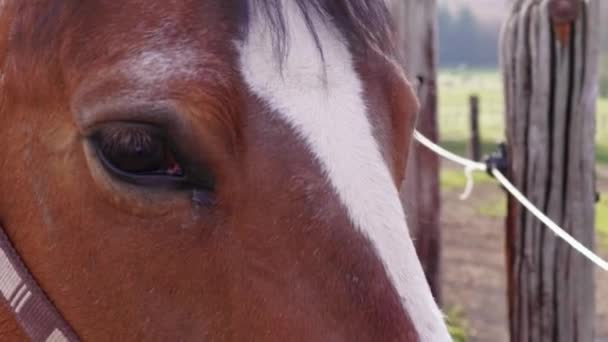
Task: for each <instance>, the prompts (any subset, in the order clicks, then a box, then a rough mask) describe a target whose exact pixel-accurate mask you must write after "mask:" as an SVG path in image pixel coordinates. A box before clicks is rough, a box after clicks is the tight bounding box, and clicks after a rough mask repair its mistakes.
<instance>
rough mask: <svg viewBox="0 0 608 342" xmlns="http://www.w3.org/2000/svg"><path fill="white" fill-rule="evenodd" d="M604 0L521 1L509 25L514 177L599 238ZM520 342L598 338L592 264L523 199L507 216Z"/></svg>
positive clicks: (512, 310)
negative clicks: (601, 9)
mask: <svg viewBox="0 0 608 342" xmlns="http://www.w3.org/2000/svg"><path fill="white" fill-rule="evenodd" d="M598 8H599V3H598V1H597V0H515V1H514V4H513V9H512V11H511V13H510V16H509V18H508V21H507V22H506V24H505V27H504V30H503V40H502V44H501V45H502V46H501V50H502V51H501V59H502V68H503V74H504V85H505V97H506V107H507V118H506V120H507V140H508V146H509V159H510V170H509V177H510V178H511V180H512V181H513V182H514V184H515V185H516V186H517V187H518V188H519V189H521V190H522V191H523V192H524V193H525V195H526V196H528V197H529V198H530V199H531V200H532V202H533V203H534V204H535V205H536V206H538V207H539V208H540V209H541V210H542V211H544V212H546V213H548V215H549V217H551V218H552V219H553V220H555V221H556V222H557V223H558V224H559V225H561V226H562V227H563V228H564V229H566V230H567V231H568V232H569V233H570V234H572V235H573V236H574V237H575V238H577V239H578V240H580V241H581V242H582V243H583V244H585V245H587V246H590V247H593V245H594V234H595V232H594V200H595V192H594V176H593V173H594V167H595V145H594V144H595V142H594V135H595V134H594V133H595V107H596V99H597V83H598V56H599V33H598V30H599V21H598V13H599V10H598ZM506 247H507V268H508V282H509V283H508V300H509V318H510V333H511V341H518V342H519V341H551V342H555V341H557V342H560V341H564V342H565V341H568V342H570V341H589V342H591V341H593V338H594V328H593V318H594V312H595V305H594V281H593V271H594V270H593V267H592V265H591V264H590V263H589V262H587V261H586V260H585V259H584V258H582V257H581V256H580V255H578V254H577V253H576V252H574V251H573V250H572V249H571V248H570V247H569V246H567V245H566V244H565V243H563V242H561V241H560V240H558V239H557V238H556V237H555V236H554V235H553V234H552V233H551V232H550V231H548V230H547V229H546V228H545V227H544V226H543V225H542V224H541V223H540V222H539V221H538V220H537V219H535V218H534V217H533V216H532V215H531V214H529V213H528V212H527V211H526V210H525V209H524V208H523V207H522V206H521V205H519V204H518V203H517V202H516V201H515V200H514V199H512V198H510V199H509V214H508V218H507V246H506Z"/></svg>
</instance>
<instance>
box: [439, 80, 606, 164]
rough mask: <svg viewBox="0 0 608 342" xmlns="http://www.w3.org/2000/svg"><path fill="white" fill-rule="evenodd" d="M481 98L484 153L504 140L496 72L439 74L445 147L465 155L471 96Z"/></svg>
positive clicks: (602, 133)
mask: <svg viewBox="0 0 608 342" xmlns="http://www.w3.org/2000/svg"><path fill="white" fill-rule="evenodd" d="M472 94H476V95H478V96H479V98H480V117H479V120H480V129H481V138H482V147H483V150H484V153H489V152H491V151H493V150H494V149H495V146H496V142H498V141H502V140H504V116H503V115H504V103H503V94H502V83H501V79H500V75H499V73H498V71H497V70H466V69H462V70H461V69H445V70H441V71H440V74H439V129H440V132H441V143H442V145H443V146H444V147H446V148H448V149H450V150H451V151H453V152H457V153H459V154H466V152H467V144H468V137H469V132H470V130H469V97H470V96H471V95H472ZM597 143H598V145H597V152H598V153H597V161H598V163H602V164H608V98H606V97H605V98H601V99H600V100H599V103H598V114H597Z"/></svg>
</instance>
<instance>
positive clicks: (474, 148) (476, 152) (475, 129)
mask: <svg viewBox="0 0 608 342" xmlns="http://www.w3.org/2000/svg"><path fill="white" fill-rule="evenodd" d="M469 107H470V109H471V112H470V124H471V139H470V141H469V153H470V155H471V159H473V160H475V161H480V160H481V137H480V133H479V96H477V95H471V96H470V97H469Z"/></svg>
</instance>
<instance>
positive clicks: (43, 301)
mask: <svg viewBox="0 0 608 342" xmlns="http://www.w3.org/2000/svg"><path fill="white" fill-rule="evenodd" d="M0 293H1V294H2V296H0V297H2V299H3V301H4V304H5V305H6V307H7V308H10V310H11V312H12V313H13V315H15V317H16V318H17V321H18V322H19V325H21V327H22V328H23V330H24V331H25V332H26V334H27V335H28V336H29V338H30V340H31V341H33V342H77V341H79V339H78V337H77V336H76V334H75V333H74V331H73V330H72V328H71V327H70V326H69V325H68V323H67V322H66V321H65V319H64V318H63V317H62V316H61V314H60V313H59V312H58V311H57V309H56V308H55V306H54V305H53V304H52V303H51V301H50V300H49V299H48V298H47V296H46V295H45V293H44V291H43V290H42V289H41V288H40V286H39V285H38V283H37V282H36V280H34V278H33V277H32V275H31V274H30V272H29V271H28V269H27V267H26V266H25V264H24V263H23V261H22V260H21V258H20V257H19V255H18V254H17V252H16V251H15V248H14V247H13V245H12V243H11V241H10V240H9V238H8V236H6V233H5V232H4V229H2V227H1V226H0Z"/></svg>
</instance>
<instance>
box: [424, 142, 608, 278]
mask: <svg viewBox="0 0 608 342" xmlns="http://www.w3.org/2000/svg"><path fill="white" fill-rule="evenodd" d="M414 138H415V139H416V140H418V142H420V143H421V144H422V145H424V146H425V147H426V148H428V149H429V150H431V151H433V152H435V153H437V154H438V155H439V156H441V157H443V158H446V159H448V160H451V161H453V162H455V163H458V164H460V165H462V166H464V167H465V174H466V175H467V186H466V189H465V192H464V193H463V194H462V195H461V199H466V198H467V197H468V196H469V195H470V193H471V191H472V190H473V185H472V184H473V177H472V175H471V174H472V172H474V171H483V172H486V171H487V166H486V165H485V164H483V163H479V162H475V161H472V160H469V159H466V158H463V157H461V156H458V155H456V154H454V153H452V152H450V151H448V150H446V149H444V148H442V147H441V146H439V145H437V144H435V143H433V142H432V141H430V140H429V139H428V138H426V137H425V136H424V135H422V134H420V133H419V132H418V131H415V132H414ZM491 172H492V175H493V176H494V177H496V180H498V182H500V184H502V185H503V186H504V187H505V189H506V190H507V191H508V192H509V193H510V194H511V195H513V197H515V199H517V200H518V201H519V202H520V203H521V204H522V205H523V206H524V207H526V209H528V210H529V211H530V212H531V213H532V214H533V215H534V216H536V217H537V218H538V219H539V220H540V221H541V222H542V223H544V224H545V225H546V226H547V227H548V228H549V229H550V230H551V231H552V232H553V233H555V235H557V236H558V237H559V238H561V239H562V240H564V241H565V242H566V243H568V244H569V245H570V246H572V248H574V249H575V250H576V251H578V252H579V253H581V254H582V255H583V256H585V257H586V258H587V259H588V260H590V261H591V262H593V263H594V264H596V265H597V266H598V267H599V268H601V269H603V270H604V271H607V272H608V262H606V261H605V260H603V259H602V258H600V257H599V256H598V255H597V254H595V253H593V252H592V251H591V250H590V249H588V248H587V247H585V246H584V245H583V244H581V243H580V242H579V241H578V240H576V239H575V238H574V237H572V236H571V235H570V234H568V233H567V232H566V231H565V230H563V229H562V228H561V227H560V226H558V225H557V224H556V223H555V222H553V221H552V220H551V219H550V218H549V217H547V215H545V214H544V213H543V212H541V211H540V210H539V209H538V208H536V207H535V206H534V205H533V204H532V203H531V202H530V201H529V200H528V199H527V198H526V197H525V196H524V195H523V194H522V193H521V192H520V191H519V190H517V188H516V187H515V186H514V185H513V184H511V182H509V180H508V179H507V177H505V176H504V175H503V174H502V173H501V172H500V171H499V170H498V169H496V168H493V169H492V170H491Z"/></svg>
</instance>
